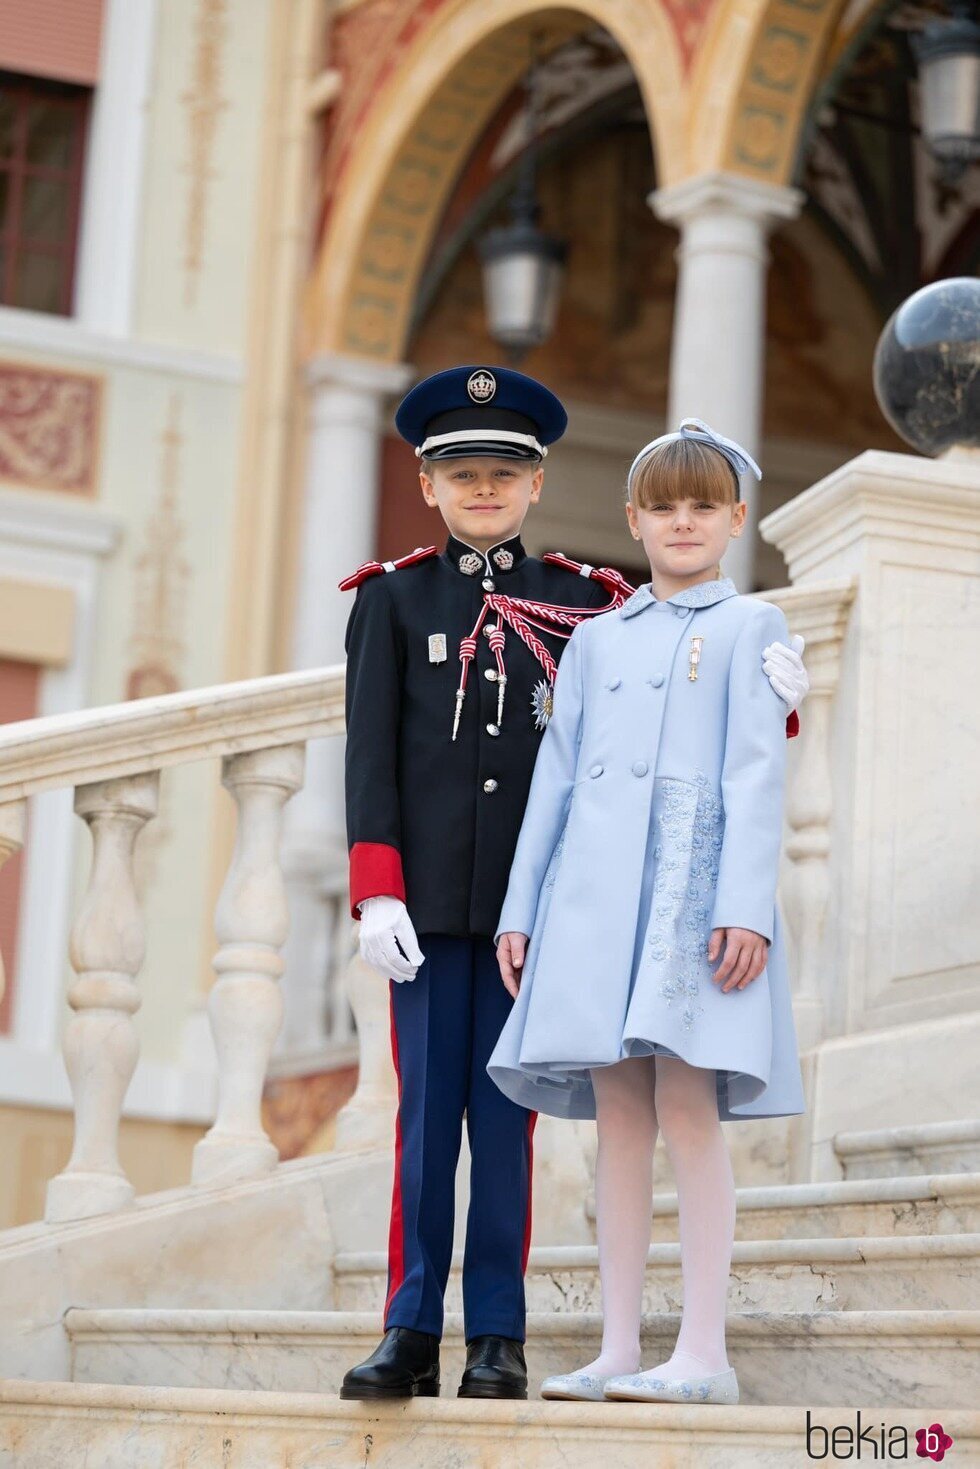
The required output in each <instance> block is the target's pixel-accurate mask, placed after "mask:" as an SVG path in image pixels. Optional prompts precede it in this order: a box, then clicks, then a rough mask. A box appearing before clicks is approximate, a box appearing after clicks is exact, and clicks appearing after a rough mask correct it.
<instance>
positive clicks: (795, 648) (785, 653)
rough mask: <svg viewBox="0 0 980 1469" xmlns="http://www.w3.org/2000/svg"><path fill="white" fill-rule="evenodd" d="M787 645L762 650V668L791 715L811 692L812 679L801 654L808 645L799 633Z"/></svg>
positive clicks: (780, 644)
mask: <svg viewBox="0 0 980 1469" xmlns="http://www.w3.org/2000/svg"><path fill="white" fill-rule="evenodd" d="M789 643H790V645H789V647H788V648H787V646H786V644H785V643H770V644H769V646H768V648H763V650H762V668H763V671H764V672H765V674H766V675H767V677H768V679H769V682H770V683H771V684H772V687H773V689H774V691H775V692H776V693H777V694H778V695H779V697H780V698H781V699H782V701H783V703H784V704H785V705H786V707H787V709H788V710H789V712H790V714H792V712H793V710H794V709H798V708H799V707H800V705H801V704H802V703H803V700H804V699H805V698H806V696H807V694H808V693H809V692H810V679H809V675H808V674H807V671H806V669H805V668H804V667H803V659H802V658H801V657H800V654H801V653H802V652H803V649H804V648H805V647H806V643H805V642H804V640H803V639H802V638H801V637H800V635H799V633H797V634H796V636H795V637H792V638H790V640H789Z"/></svg>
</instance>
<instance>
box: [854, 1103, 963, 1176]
mask: <svg viewBox="0 0 980 1469" xmlns="http://www.w3.org/2000/svg"><path fill="white" fill-rule="evenodd" d="M834 1152H835V1153H836V1154H837V1156H838V1158H839V1159H840V1162H841V1167H842V1168H843V1169H844V1177H845V1178H893V1177H894V1176H895V1175H896V1174H905V1175H908V1174H914V1173H976V1172H980V1118H973V1117H971V1118H965V1119H963V1120H962V1121H958V1122H924V1123H920V1124H917V1125H916V1126H913V1127H882V1128H877V1129H876V1130H874V1131H872V1132H839V1133H838V1134H837V1136H836V1137H835V1138H834Z"/></svg>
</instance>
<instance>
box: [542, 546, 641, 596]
mask: <svg viewBox="0 0 980 1469" xmlns="http://www.w3.org/2000/svg"><path fill="white" fill-rule="evenodd" d="M541 559H542V561H547V562H548V564H549V565H550V566H563V567H564V568H565V570H566V571H574V572H577V574H578V575H579V576H586V577H590V578H591V579H592V581H597V582H601V583H602V585H603V586H604V587H605V588H606V591H607V592H611V593H612V594H613V595H614V596H615V595H616V593H619V595H620V596H623V597H632V595H633V593H634V592H635V591H636V587H634V586H631V584H630V583H629V582H628V581H627V580H626V578H625V576H622V575H621V574H620V573H619V572H618V571H614V570H613V568H612V567H611V566H590V565H589V563H588V562H587V561H573V560H572V558H571V557H570V556H564V555H562V553H561V551H548V552H546V553H545V555H544V556H542V558H541Z"/></svg>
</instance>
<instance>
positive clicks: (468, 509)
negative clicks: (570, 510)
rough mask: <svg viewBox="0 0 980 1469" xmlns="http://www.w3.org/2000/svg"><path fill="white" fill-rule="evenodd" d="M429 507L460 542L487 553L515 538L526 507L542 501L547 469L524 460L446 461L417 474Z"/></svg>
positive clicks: (477, 458)
mask: <svg viewBox="0 0 980 1469" xmlns="http://www.w3.org/2000/svg"><path fill="white" fill-rule="evenodd" d="M419 479H420V481H421V484H422V494H423V496H424V498H425V503H426V504H427V505H432V506H434V507H435V506H437V507H438V509H439V511H440V513H441V515H442V518H443V520H444V521H445V522H446V525H447V526H448V527H449V530H450V531H451V532H452V534H453V535H454V536H455V537H456V538H457V540H460V541H465V543H466V544H467V545H468V546H473V547H475V548H476V550H478V551H488V550H489V549H490V547H491V546H498V545H499V544H500V542H501V541H509V540H510V539H511V537H512V536H516V535H517V534H518V532H519V531H520V529H521V526H522V525H523V524H524V518H525V516H526V515H527V510H528V506H529V505H531V504H533V503H534V502H536V501H537V500H539V499H540V497H541V485H542V482H543V480H544V470H543V469H542V467H541V465H540V464H535V463H530V462H528V461H526V460H520V459H488V458H484V457H483V456H482V455H478V456H476V457H474V458H473V459H448V460H445V461H444V462H443V463H437V464H433V465H432V474H431V477H430V476H429V475H428V474H425V473H424V472H423V473H421V474H420V475H419Z"/></svg>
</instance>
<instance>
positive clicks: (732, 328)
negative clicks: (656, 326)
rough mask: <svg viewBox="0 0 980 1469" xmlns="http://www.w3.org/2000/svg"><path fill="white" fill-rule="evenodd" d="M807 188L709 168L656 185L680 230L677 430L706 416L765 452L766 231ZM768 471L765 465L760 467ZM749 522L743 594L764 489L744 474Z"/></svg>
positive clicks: (743, 541)
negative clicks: (685, 422) (664, 185)
mask: <svg viewBox="0 0 980 1469" xmlns="http://www.w3.org/2000/svg"><path fill="white" fill-rule="evenodd" d="M804 197H805V196H804V194H803V193H802V191H801V190H799V189H790V188H785V187H779V186H775V185H772V184H765V183H760V182H758V181H756V180H755V179H747V178H741V177H739V176H738V175H737V174H727V173H710V174H700V175H698V176H697V177H696V178H690V179H685V180H684V181H683V182H682V183H679V184H674V185H672V186H670V187H669V188H664V189H655V190H654V192H653V193H652V194H651V195H650V198H649V203H650V206H651V208H652V209H653V211H654V213H655V214H656V215H657V216H658V217H659V218H660V219H662V220H665V221H667V222H668V223H670V224H676V225H677V227H678V229H679V230H680V233H681V243H680V245H679V247H678V249H677V256H676V258H677V267H678V278H677V299H676V303H675V311H674V330H673V337H672V340H671V351H670V394H669V403H668V409H667V424H668V428H669V429H676V427H677V425H678V423H679V421H680V419H681V418H683V417H687V416H693V417H695V418H703V419H704V420H705V422H706V423H710V425H711V427H712V428H713V429H717V431H718V432H719V433H722V434H726V435H727V436H728V437H730V438H733V439H737V440H738V442H739V443H740V444H743V445H744V446H745V448H746V449H748V451H749V453H750V454H751V455H752V456H753V457H754V458H756V459H757V458H758V455H759V445H760V439H761V431H762V390H763V370H764V362H765V336H766V266H767V265H768V262H769V252H768V250H767V248H766V236H767V235H768V233H769V230H770V229H771V228H772V226H773V225H774V224H775V223H776V222H777V221H778V220H780V219H793V218H795V216H796V215H797V214H798V213H799V211H800V208H801V206H802V204H803V200H804ZM761 468H762V471H763V474H764V473H765V465H762V466H761ZM742 498H743V499H744V500H745V502H746V504H747V505H748V507H749V523H750V528H749V529H748V530H747V531H746V532H744V533H743V535H742V536H741V538H740V539H739V540H736V541H733V542H732V545H731V548H730V550H729V551H728V553H727V554H726V556H725V568H724V569H725V572H726V573H727V575H729V576H731V577H732V579H733V580H734V581H735V583H736V585H737V586H738V588H739V590H740V591H743V592H750V591H751V590H752V586H753V568H754V561H755V547H756V545H757V536H758V486H757V481H756V479H755V477H754V476H753V475H751V474H747V475H743V477H742Z"/></svg>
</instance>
